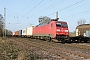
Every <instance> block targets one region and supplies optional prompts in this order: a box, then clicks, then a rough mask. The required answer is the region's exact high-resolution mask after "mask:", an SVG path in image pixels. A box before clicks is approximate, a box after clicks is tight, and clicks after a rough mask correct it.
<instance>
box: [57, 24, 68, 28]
mask: <svg viewBox="0 0 90 60" xmlns="http://www.w3.org/2000/svg"><path fill="white" fill-rule="evenodd" d="M56 26H57V27H64V28H67V27H68V25H67V23H56Z"/></svg>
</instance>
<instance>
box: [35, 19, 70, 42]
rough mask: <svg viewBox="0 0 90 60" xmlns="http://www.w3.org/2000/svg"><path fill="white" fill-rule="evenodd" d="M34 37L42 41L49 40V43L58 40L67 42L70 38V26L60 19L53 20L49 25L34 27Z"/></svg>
mask: <svg viewBox="0 0 90 60" xmlns="http://www.w3.org/2000/svg"><path fill="white" fill-rule="evenodd" d="M33 36H34V37H36V38H40V39H46V40H47V38H49V41H51V40H55V39H57V40H58V41H65V39H67V38H68V36H69V30H68V24H67V22H64V21H58V19H52V20H51V21H50V22H49V23H46V24H41V25H38V26H36V27H34V30H33Z"/></svg>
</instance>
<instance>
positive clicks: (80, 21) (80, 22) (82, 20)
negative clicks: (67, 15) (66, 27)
mask: <svg viewBox="0 0 90 60" xmlns="http://www.w3.org/2000/svg"><path fill="white" fill-rule="evenodd" d="M77 23H78V25H82V24H85V23H86V20H85V19H81V20H79V21H78V22H77Z"/></svg>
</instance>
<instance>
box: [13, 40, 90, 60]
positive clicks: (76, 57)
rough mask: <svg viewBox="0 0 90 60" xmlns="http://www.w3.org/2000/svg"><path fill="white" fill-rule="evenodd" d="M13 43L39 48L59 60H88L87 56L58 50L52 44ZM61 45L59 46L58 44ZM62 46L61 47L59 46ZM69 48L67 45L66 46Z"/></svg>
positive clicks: (25, 41) (21, 41)
mask: <svg viewBox="0 0 90 60" xmlns="http://www.w3.org/2000/svg"><path fill="white" fill-rule="evenodd" d="M12 41H14V42H16V41H18V42H19V43H20V44H22V45H23V44H25V45H27V46H33V47H36V48H39V49H41V50H43V51H46V52H48V53H51V54H54V55H57V56H59V57H62V58H61V59H66V60H84V59H88V60H89V59H90V56H89V55H85V54H82V53H77V52H75V51H71V50H69V49H64V48H59V47H58V46H59V45H58V46H55V45H54V44H51V45H50V43H45V42H43V43H38V42H35V41H29V40H20V39H19V40H12ZM60 45H61V44H60ZM61 46H62V45H61ZM66 46H69V45H66Z"/></svg>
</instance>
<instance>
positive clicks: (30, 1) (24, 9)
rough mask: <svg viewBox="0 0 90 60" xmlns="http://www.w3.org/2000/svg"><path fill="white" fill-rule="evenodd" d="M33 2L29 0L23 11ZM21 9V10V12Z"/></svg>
mask: <svg viewBox="0 0 90 60" xmlns="http://www.w3.org/2000/svg"><path fill="white" fill-rule="evenodd" d="M32 2H33V0H31V1H30V2H29V4H28V5H27V6H26V7H25V8H24V9H23V11H25V10H26V9H27V7H28V6H29V5H30V4H31V3H32ZM23 11H22V12H23Z"/></svg>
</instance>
